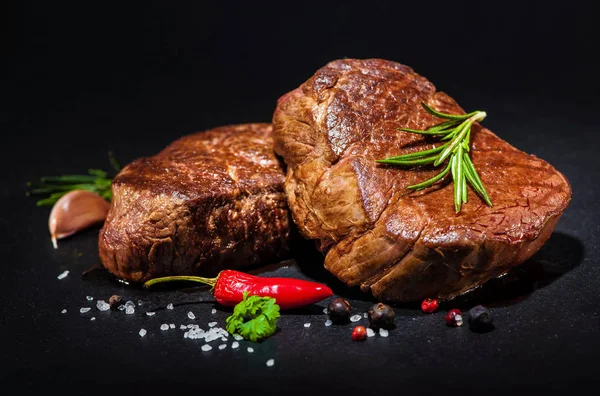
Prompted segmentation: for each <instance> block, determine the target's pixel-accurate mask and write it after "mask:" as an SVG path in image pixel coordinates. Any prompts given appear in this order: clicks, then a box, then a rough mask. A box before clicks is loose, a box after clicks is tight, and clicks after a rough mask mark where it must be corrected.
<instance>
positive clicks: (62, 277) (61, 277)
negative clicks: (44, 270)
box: [57, 270, 69, 279]
mask: <svg viewBox="0 0 600 396" xmlns="http://www.w3.org/2000/svg"><path fill="white" fill-rule="evenodd" d="M67 275H69V270H67V271H64V272H62V273H61V274H60V275H58V276H57V278H58V279H64V278H66V277H67Z"/></svg>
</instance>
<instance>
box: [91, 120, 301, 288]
mask: <svg viewBox="0 0 600 396" xmlns="http://www.w3.org/2000/svg"><path fill="white" fill-rule="evenodd" d="M272 146H273V141H272V137H271V126H270V125H269V124H246V125H234V126H224V127H220V128H216V129H213V130H210V131H206V132H200V133H196V134H192V135H189V136H185V137H183V138H181V139H179V140H177V141H175V142H173V143H172V144H170V145H169V146H168V147H166V148H165V149H164V150H163V151H162V152H160V153H159V154H157V155H155V156H153V157H149V158H141V159H138V160H135V161H133V162H132V163H131V164H129V165H127V166H126V167H125V168H124V169H123V170H122V171H121V172H120V173H119V174H118V175H117V176H116V178H115V179H114V181H113V184H112V191H113V200H112V205H111V209H110V211H109V213H108V217H107V219H106V221H105V223H104V226H103V227H102V229H101V231H100V236H99V250H100V258H101V260H102V263H103V265H104V267H105V268H106V269H107V270H108V271H110V272H111V273H112V274H114V275H115V276H117V277H119V278H122V279H125V280H128V281H133V282H144V281H146V280H148V279H150V278H153V277H157V276H166V275H183V274H212V275H214V274H216V273H217V271H218V270H220V269H223V268H237V267H243V266H250V265H253V264H258V263H261V262H265V261H270V260H276V259H279V258H282V257H283V256H284V255H285V254H286V252H287V239H288V234H289V225H290V222H291V220H289V219H288V217H289V214H288V210H287V205H286V198H285V195H284V192H283V182H284V173H283V170H282V168H281V164H280V163H279V162H278V159H277V158H276V157H275V155H274V153H273V149H272Z"/></svg>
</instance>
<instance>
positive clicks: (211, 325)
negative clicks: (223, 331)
mask: <svg viewBox="0 0 600 396" xmlns="http://www.w3.org/2000/svg"><path fill="white" fill-rule="evenodd" d="M216 325H217V322H210V323H209V324H208V327H215V326H216Z"/></svg>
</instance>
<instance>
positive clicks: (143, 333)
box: [139, 329, 147, 337]
mask: <svg viewBox="0 0 600 396" xmlns="http://www.w3.org/2000/svg"><path fill="white" fill-rule="evenodd" d="M146 333H147V331H146V329H140V332H139V335H140V337H143V336H145V335H146Z"/></svg>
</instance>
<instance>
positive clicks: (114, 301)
mask: <svg viewBox="0 0 600 396" xmlns="http://www.w3.org/2000/svg"><path fill="white" fill-rule="evenodd" d="M122 301H123V297H121V296H119V295H117V294H114V295H112V296H110V299H109V300H108V304H109V305H110V309H118V308H119V305H121V302H122Z"/></svg>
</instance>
